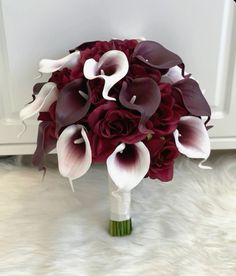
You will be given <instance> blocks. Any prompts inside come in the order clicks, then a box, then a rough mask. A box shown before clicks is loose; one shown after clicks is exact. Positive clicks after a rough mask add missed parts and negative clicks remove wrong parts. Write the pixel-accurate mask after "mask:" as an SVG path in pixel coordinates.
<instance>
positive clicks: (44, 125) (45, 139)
mask: <svg viewBox="0 0 236 276" xmlns="http://www.w3.org/2000/svg"><path fill="white" fill-rule="evenodd" d="M56 143H57V139H56V138H55V127H54V124H53V122H52V121H45V122H41V123H40V124H39V128H38V138H37V148H36V150H35V152H34V155H33V158H32V163H33V165H34V166H36V167H38V169H39V170H45V167H44V158H45V155H46V154H47V153H49V152H50V151H52V150H53V149H54V148H55V147H56Z"/></svg>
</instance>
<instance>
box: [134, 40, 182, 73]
mask: <svg viewBox="0 0 236 276" xmlns="http://www.w3.org/2000/svg"><path fill="white" fill-rule="evenodd" d="M133 57H134V58H136V59H138V60H139V61H141V62H143V63H145V64H147V65H148V66H150V67H153V68H156V69H169V68H171V67H173V66H176V65H179V66H181V67H182V68H183V70H184V64H183V61H182V59H181V58H180V57H179V56H178V55H176V54H174V53H173V52H171V51H169V50H168V49H166V48H165V47H163V46H162V45H161V44H159V43H157V42H155V41H148V40H146V41H141V42H140V43H139V44H138V45H137V46H136V48H135V49H134V53H133Z"/></svg>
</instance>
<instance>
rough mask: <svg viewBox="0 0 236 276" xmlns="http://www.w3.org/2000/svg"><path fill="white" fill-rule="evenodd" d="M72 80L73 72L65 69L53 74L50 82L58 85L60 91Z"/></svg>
mask: <svg viewBox="0 0 236 276" xmlns="http://www.w3.org/2000/svg"><path fill="white" fill-rule="evenodd" d="M72 79H73V77H72V75H71V70H70V69H68V68H63V69H62V70H61V71H56V72H54V73H52V76H51V77H50V79H49V81H50V82H54V83H56V84H57V88H58V89H62V88H63V87H64V86H65V85H66V84H67V83H69V82H70V81H71V80H72Z"/></svg>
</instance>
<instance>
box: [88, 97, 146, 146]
mask: <svg viewBox="0 0 236 276" xmlns="http://www.w3.org/2000/svg"><path fill="white" fill-rule="evenodd" d="M139 121H140V115H139V114H136V113H133V112H132V111H129V110H127V109H124V108H122V107H120V106H119V105H118V104H117V103H115V102H112V101H109V102H107V103H105V104H102V105H100V106H99V107H97V108H96V109H94V110H93V111H92V112H91V113H90V114H89V116H88V124H89V127H90V128H91V130H92V131H93V132H94V133H95V134H96V135H98V136H99V137H102V138H105V139H109V143H111V144H113V145H117V144H118V143H128V144H133V143H136V142H138V141H140V140H143V139H144V138H145V136H146V135H145V134H143V133H140V132H139V130H138V124H139Z"/></svg>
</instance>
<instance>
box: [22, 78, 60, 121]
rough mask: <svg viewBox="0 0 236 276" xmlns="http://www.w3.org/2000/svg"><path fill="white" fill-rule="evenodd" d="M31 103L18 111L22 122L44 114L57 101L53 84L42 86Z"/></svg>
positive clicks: (55, 87)
mask: <svg viewBox="0 0 236 276" xmlns="http://www.w3.org/2000/svg"><path fill="white" fill-rule="evenodd" d="M34 97H35V99H34V101H33V102H31V103H29V104H27V105H26V106H25V107H24V108H23V109H22V110H21V111H20V118H21V120H22V121H24V120H26V119H28V118H30V117H32V116H34V115H35V114H38V113H39V112H46V111H48V110H49V107H50V106H51V105H52V104H53V103H54V102H55V101H56V100H57V97H58V90H57V86H56V84H55V83H53V82H48V83H46V84H44V85H43V86H42V87H41V89H40V91H39V92H38V94H37V95H34Z"/></svg>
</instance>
